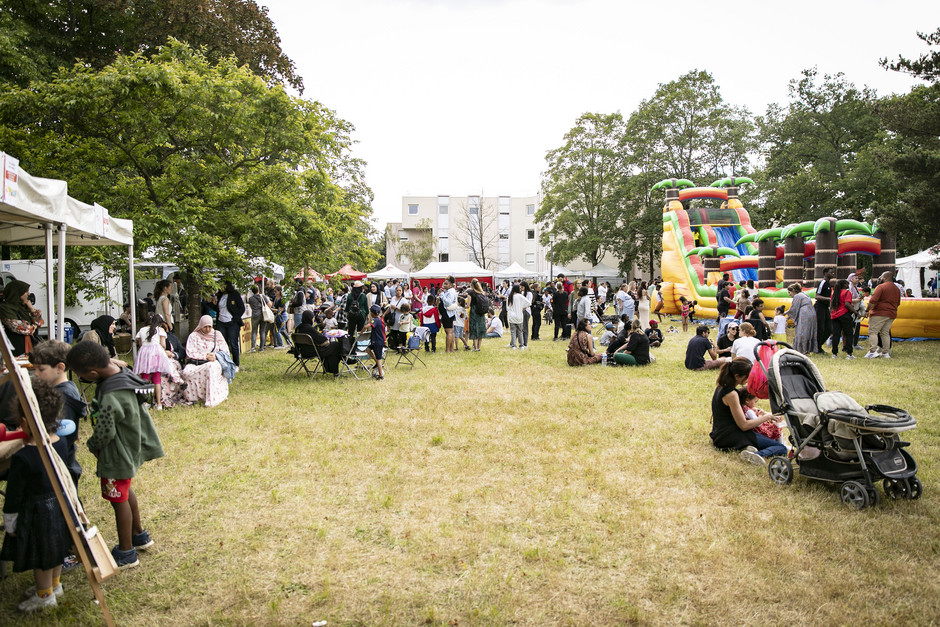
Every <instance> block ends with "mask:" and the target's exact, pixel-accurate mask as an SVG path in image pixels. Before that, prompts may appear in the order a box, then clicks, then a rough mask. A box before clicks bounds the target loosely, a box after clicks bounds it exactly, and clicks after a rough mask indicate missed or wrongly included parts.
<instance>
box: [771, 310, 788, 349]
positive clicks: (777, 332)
mask: <svg viewBox="0 0 940 627" xmlns="http://www.w3.org/2000/svg"><path fill="white" fill-rule="evenodd" d="M784 311H786V308H785V307H784V306H783V305H780V306H779V307H777V308H776V309H775V310H774V339H775V340H777V341H779V342H786V341H787V317H786V316H785V315H783V312H784Z"/></svg>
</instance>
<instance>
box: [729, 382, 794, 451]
mask: <svg viewBox="0 0 940 627" xmlns="http://www.w3.org/2000/svg"><path fill="white" fill-rule="evenodd" d="M737 392H738V398H739V399H740V400H741V409H743V410H744V417H745V418H747V419H748V420H757V419H758V418H760V417H761V416H766V415H767V412H765V411H764V410H763V409H761V408H760V407H758V406H757V397H756V396H754V395H753V394H751V393H750V392H748V391H747V390H745V389H744V388H738V390H737ZM754 433H759V434H761V435H763V436H765V437H768V438H770V439H771V440H777V441H778V442H781V443H782V444H785V442H783V441H782V440H781V436H782V435H783V432H782V431H781V430H780V427H778V426H777V425H776V424H774V422H773V421H769V422H763V423H761V424H759V425H757V426H756V427H754Z"/></svg>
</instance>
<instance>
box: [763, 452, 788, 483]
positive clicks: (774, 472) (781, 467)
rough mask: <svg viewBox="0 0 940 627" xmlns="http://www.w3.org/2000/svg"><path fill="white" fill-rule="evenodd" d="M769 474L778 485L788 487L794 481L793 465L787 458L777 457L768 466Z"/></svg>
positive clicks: (772, 458) (771, 459)
mask: <svg viewBox="0 0 940 627" xmlns="http://www.w3.org/2000/svg"><path fill="white" fill-rule="evenodd" d="M767 474H769V475H770V480H771V481H773V482H774V483H776V484H777V485H787V484H788V483H790V482H791V481H793V464H792V463H791V462H790V460H789V459H787V458H786V457H782V456H780V455H775V456H774V457H771V458H770V462H768V464H767Z"/></svg>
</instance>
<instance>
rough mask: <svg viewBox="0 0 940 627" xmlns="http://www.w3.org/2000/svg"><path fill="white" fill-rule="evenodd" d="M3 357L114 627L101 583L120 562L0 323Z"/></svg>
mask: <svg viewBox="0 0 940 627" xmlns="http://www.w3.org/2000/svg"><path fill="white" fill-rule="evenodd" d="M0 357H2V358H3V363H4V365H5V366H6V367H7V370H8V372H9V378H10V381H12V383H13V387H14V389H16V395H17V397H19V401H20V406H21V407H22V408H23V415H24V416H25V417H26V424H27V426H28V427H29V431H30V433H31V434H32V435H33V440H34V441H35V442H36V448H37V449H38V452H39V458H40V459H41V460H42V465H43V468H44V469H45V471H46V475H47V476H48V477H49V482H50V483H51V484H52V491H53V492H54V493H55V497H56V501H58V502H59V509H61V510H62V516H64V517H65V523H66V526H67V527H68V529H69V535H70V536H71V537H72V544H73V545H74V546H75V550H76V552H77V553H78V558H79V560H80V561H81V563H82V566H84V568H85V576H86V577H87V578H88V585H90V586H91V590H92V592H93V593H94V595H95V600H96V601H97V602H98V605H99V607H100V608H101V614H102V616H103V617H104V622H105V624H106V625H108V626H109V627H114V620H113V619H112V618H111V612H110V611H109V610H108V604H107V602H106V601H105V598H104V592H103V591H102V590H101V586H99V585H98V584H99V582H102V581H104V580H106V579H109V578H110V577H113V576H114V575H115V574H117V572H118V566H117V563H115V561H114V557H113V556H112V555H111V550H110V549H109V548H108V544H107V542H105V541H104V538H102V537H101V533H100V532H99V531H98V528H97V527H95V526H93V525H92V524H91V522H90V521H89V520H88V518H87V517H86V516H85V510H84V509H83V508H82V504H81V502H80V501H79V500H78V494H77V492H76V491H75V485H74V484H73V483H72V477H71V475H70V474H69V472H68V468H66V466H65V462H63V461H62V459H61V458H60V457H59V455H58V453H56V452H55V450H54V449H53V448H52V443H51V442H50V440H49V435H48V434H47V433H46V429H45V426H44V425H43V421H42V416H41V415H40V412H39V404H38V402H37V401H36V395H35V394H34V393H33V385H32V382H31V381H30V379H29V375H28V374H26V371H25V369H24V368H22V367H20V365H19V364H18V363H17V362H16V360H15V359H14V358H13V349H12V347H11V346H10V340H8V339H7V334H6V331H5V330H4V329H3V328H2V325H0Z"/></svg>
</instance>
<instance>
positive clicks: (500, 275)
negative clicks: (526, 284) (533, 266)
mask: <svg viewBox="0 0 940 627" xmlns="http://www.w3.org/2000/svg"><path fill="white" fill-rule="evenodd" d="M537 277H538V273H537V272H532V271H530V270H526V269H525V268H523V267H522V266H520V265H519V264H518V263H517V262H515V261H514V262H512V265H510V266H509V267H508V268H506V269H505V270H500V271H499V272H497V273H496V280H497V281H502V280H503V279H509V280H512V279H534V278H537Z"/></svg>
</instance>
